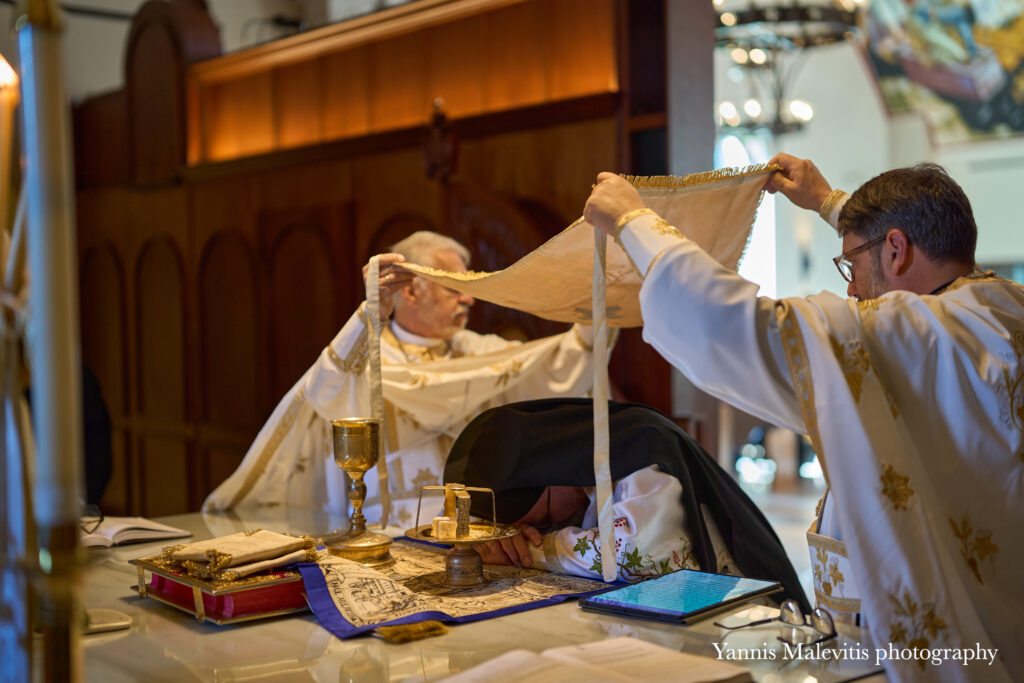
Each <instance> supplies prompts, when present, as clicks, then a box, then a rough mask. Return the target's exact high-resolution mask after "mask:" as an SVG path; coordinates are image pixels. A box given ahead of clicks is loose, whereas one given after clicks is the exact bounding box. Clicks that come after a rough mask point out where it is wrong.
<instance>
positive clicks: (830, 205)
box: [818, 188, 846, 225]
mask: <svg viewBox="0 0 1024 683" xmlns="http://www.w3.org/2000/svg"><path fill="white" fill-rule="evenodd" d="M845 196H846V193H845V192H843V191H842V190H840V189H838V188H837V189H835V190H832V191H831V192H830V193H829V195H828V196H827V197H825V201H823V202H822V203H821V206H820V207H819V208H818V215H819V216H821V217H822V219H823V220H824V221H825V222H826V223H828V224H829V225H832V221H830V220H829V217H830V216H831V215H832V210H833V209H835V208H836V204H838V203H839V200H840V199H842V198H843V197H845Z"/></svg>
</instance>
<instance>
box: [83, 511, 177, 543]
mask: <svg viewBox="0 0 1024 683" xmlns="http://www.w3.org/2000/svg"><path fill="white" fill-rule="evenodd" d="M191 535H192V533H191V532H189V531H185V530H184V529H177V528H175V527H173V526H167V525H166V524H161V523H160V522H154V521H152V520H149V519H145V518H143V517H104V518H103V521H102V522H101V523H100V525H99V527H97V529H96V530H95V531H93V532H92V533H91V534H87V533H85V532H82V537H81V543H82V547H84V548H97V547H99V548H109V547H110V546H112V545H122V544H124V543H144V542H146V541H162V540H164V539H167V538H184V537H185V536H191Z"/></svg>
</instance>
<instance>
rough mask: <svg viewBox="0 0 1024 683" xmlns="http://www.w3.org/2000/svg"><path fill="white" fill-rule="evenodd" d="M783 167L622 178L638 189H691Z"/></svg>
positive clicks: (770, 166)
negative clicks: (695, 186) (694, 186)
mask: <svg viewBox="0 0 1024 683" xmlns="http://www.w3.org/2000/svg"><path fill="white" fill-rule="evenodd" d="M781 170H782V167H781V166H779V165H778V164H751V165H750V166H745V167H743V168H719V169H715V170H714V171H705V172H703V173H689V174H687V175H684V176H678V175H650V176H642V175H624V176H622V177H623V178H625V179H626V180H628V181H629V182H630V184H631V185H632V186H633V187H635V188H637V189H641V188H643V189H649V188H677V187H691V186H693V185H704V184H706V183H717V182H719V181H722V180H732V179H735V178H746V177H747V176H751V175H760V174H762V173H765V172H766V171H767V172H771V173H774V172H775V171H781Z"/></svg>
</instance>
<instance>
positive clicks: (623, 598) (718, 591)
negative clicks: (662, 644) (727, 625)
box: [580, 569, 782, 624]
mask: <svg viewBox="0 0 1024 683" xmlns="http://www.w3.org/2000/svg"><path fill="white" fill-rule="evenodd" d="M781 590H782V584H780V583H779V582H778V581H762V580H760V579H747V578H743V577H740V576H728V575H726V574H712V573H709V572H700V571H695V570H693V569H680V570H679V571H676V572H672V573H671V574H665V575H663V576H659V577H658V578H656V579H649V580H647V581H642V582H640V583H634V584H632V585H629V586H623V587H622V588H616V589H614V590H611V591H608V592H607V593H601V594H600V595H593V596H591V597H589V598H584V599H583V600H580V607H582V608H583V609H585V610H588V611H591V612H602V613H605V614H615V615H620V616H632V617H640V618H643V619H654V620H657V621H668V622H672V623H676V624H687V623H690V622H692V621H695V620H697V619H699V618H703V617H706V616H710V615H712V614H717V613H718V612H721V611H723V610H725V609H728V608H729V607H731V606H733V605H736V604H739V603H742V602H745V601H747V600H752V599H753V598H758V597H761V596H762V595H771V594H772V593H778V592H779V591H781Z"/></svg>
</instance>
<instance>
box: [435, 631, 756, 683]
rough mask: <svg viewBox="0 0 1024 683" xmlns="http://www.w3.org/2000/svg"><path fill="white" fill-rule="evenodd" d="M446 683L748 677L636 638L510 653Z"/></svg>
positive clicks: (743, 682) (720, 681)
mask: <svg viewBox="0 0 1024 683" xmlns="http://www.w3.org/2000/svg"><path fill="white" fill-rule="evenodd" d="M447 680H448V681H449V683H514V682H516V681H529V683H563V681H587V683H619V682H622V681H630V682H633V681H645V682H648V683H649V682H651V681H666V682H668V681H671V682H672V683H747V682H748V681H753V678H751V676H750V673H749V672H748V671H747V670H746V669H743V668H742V667H739V666H736V665H735V664H732V663H730V662H723V661H721V660H718V659H713V658H711V657H702V656H700V655H692V654H688V653H685V652H678V651H677V650H670V649H669V648H667V647H662V646H660V645H654V644H653V643H648V642H645V641H643V640H637V639H636V638H612V639H610V640H599V641H597V642H594V643H586V644H584V645H568V646H566V647H555V648H551V649H550V650H545V651H544V652H542V653H541V654H537V653H535V652H529V651H528V650H513V651H512V652H506V653H505V654H503V655H501V656H499V657H495V658H494V659H492V660H490V661H488V662H484V663H483V664H479V665H477V666H475V667H473V668H472V669H469V670H468V671H463V672H462V673H459V674H456V675H455V676H452V677H451V678H449V679H447Z"/></svg>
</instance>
